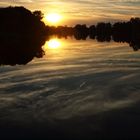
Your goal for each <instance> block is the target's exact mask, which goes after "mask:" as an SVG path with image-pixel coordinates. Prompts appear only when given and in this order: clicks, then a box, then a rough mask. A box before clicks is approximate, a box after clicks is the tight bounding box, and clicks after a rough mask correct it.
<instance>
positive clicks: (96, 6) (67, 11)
mask: <svg viewBox="0 0 140 140" xmlns="http://www.w3.org/2000/svg"><path fill="white" fill-rule="evenodd" d="M10 5H11V6H24V7H26V8H28V9H30V10H32V11H33V10H41V11H42V12H43V13H44V15H47V14H48V13H58V14H60V15H62V17H63V19H62V21H61V22H60V23H59V24H60V25H74V24H77V23H81V24H83V23H86V24H93V23H96V22H98V21H116V20H128V19H130V18H131V17H136V16H137V17H138V16H140V0H98V1H97V0H71V1H68V0H0V7H6V6H10Z"/></svg>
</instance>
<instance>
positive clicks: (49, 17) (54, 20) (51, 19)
mask: <svg viewBox="0 0 140 140" xmlns="http://www.w3.org/2000/svg"><path fill="white" fill-rule="evenodd" d="M61 18H62V17H61V15H60V14H57V13H50V14H48V15H46V17H45V19H46V21H48V22H49V23H52V24H54V23H57V22H59V21H60V20H61Z"/></svg>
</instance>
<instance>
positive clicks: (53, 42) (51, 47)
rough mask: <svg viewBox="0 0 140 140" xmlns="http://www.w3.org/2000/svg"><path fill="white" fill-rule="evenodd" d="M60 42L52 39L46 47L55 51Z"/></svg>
mask: <svg viewBox="0 0 140 140" xmlns="http://www.w3.org/2000/svg"><path fill="white" fill-rule="evenodd" d="M60 45H61V44H60V42H59V41H58V40H57V39H52V40H50V41H49V42H48V47H49V48H50V49H57V48H59V47H60Z"/></svg>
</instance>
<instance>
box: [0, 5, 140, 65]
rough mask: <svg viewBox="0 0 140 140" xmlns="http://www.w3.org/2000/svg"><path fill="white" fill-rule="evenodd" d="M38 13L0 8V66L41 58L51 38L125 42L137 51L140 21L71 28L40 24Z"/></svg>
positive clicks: (131, 20) (139, 44) (133, 20)
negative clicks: (71, 37) (70, 37)
mask: <svg viewBox="0 0 140 140" xmlns="http://www.w3.org/2000/svg"><path fill="white" fill-rule="evenodd" d="M42 18H43V14H42V12H41V11H33V12H31V11H30V10H28V9H26V8H24V7H7V8H0V19H1V20H0V65H3V64H7V65H15V64H26V63H28V62H29V61H31V60H32V59H33V58H34V57H38V58H40V57H42V56H43V55H44V52H43V50H42V46H43V44H44V43H45V41H46V40H49V37H50V36H51V35H57V36H58V37H60V38H61V37H65V38H67V37H68V36H74V37H75V39H77V40H81V39H82V40H85V39H86V38H88V37H89V38H91V39H97V40H98V41H101V42H103V41H110V40H111V39H113V40H114V41H116V42H127V43H129V45H130V46H131V47H133V49H134V50H138V49H140V18H131V19H130V21H127V22H116V23H114V24H111V23H104V22H100V23H97V25H91V26H89V27H87V25H85V24H84V25H81V24H77V25H75V26H74V27H68V26H58V27H54V26H48V25H45V24H44V23H43V22H42Z"/></svg>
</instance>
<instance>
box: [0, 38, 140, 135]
mask: <svg viewBox="0 0 140 140" xmlns="http://www.w3.org/2000/svg"><path fill="white" fill-rule="evenodd" d="M43 49H44V50H45V56H44V57H43V58H40V59H34V60H33V61H31V62H30V63H28V64H27V65H21V66H19V65H17V66H1V67H0V122H2V123H1V124H2V125H4V126H5V124H6V125H10V126H9V127H11V126H20V127H22V126H25V125H26V126H27V127H28V126H31V125H32V124H37V125H39V128H41V127H42V124H43V127H45V129H44V131H45V132H46V133H47V132H52V130H53V131H54V132H55V133H56V134H62V135H65V134H67V135H71V136H73V137H76V136H78V137H80V136H81V137H84V136H85V137H87V136H88V137H91V136H95V135H96V136H97V137H98V134H99V135H100V134H103V135H102V136H105V135H106V136H110V135H111V137H113V136H114V137H115V135H116V132H117V133H121V134H124V137H125V136H126V135H127V133H128V132H133V131H134V130H135V129H136V130H137V131H138V130H139V128H140V126H139V125H137V124H140V110H139V109H138V108H139V102H140V52H139V51H137V52H135V51H133V49H132V48H131V47H129V45H128V44H126V43H115V42H113V41H112V42H110V43H109V42H104V43H99V42H97V41H96V40H90V39H89V40H86V41H84V40H80V41H78V40H75V39H70V38H69V39H67V40H65V39H55V40H53V41H46V44H45V45H44V46H43ZM39 131H41V130H40V129H39ZM110 131H111V133H110ZM45 132H44V134H45ZM94 133H95V135H94ZM107 133H109V135H108V134H107ZM132 135H134V136H137V135H138V133H137V132H135V133H134V134H133V133H132ZM99 137H100V136H99ZM122 137H123V136H122Z"/></svg>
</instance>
